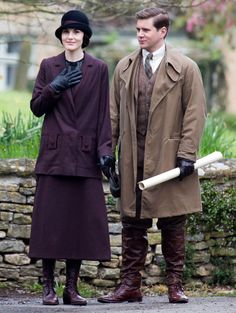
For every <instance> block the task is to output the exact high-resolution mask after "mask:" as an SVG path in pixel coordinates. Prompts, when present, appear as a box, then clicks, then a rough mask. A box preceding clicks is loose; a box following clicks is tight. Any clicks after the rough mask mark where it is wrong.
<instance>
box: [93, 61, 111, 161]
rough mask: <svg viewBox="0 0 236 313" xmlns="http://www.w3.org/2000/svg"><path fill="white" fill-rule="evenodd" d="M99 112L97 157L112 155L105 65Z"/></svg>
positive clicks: (107, 77)
mask: <svg viewBox="0 0 236 313" xmlns="http://www.w3.org/2000/svg"><path fill="white" fill-rule="evenodd" d="M100 90H101V93H100V112H99V117H98V148H97V152H98V156H99V157H101V156H104V155H112V150H111V145H112V143H111V120H110V111H109V76H108V68H107V65H105V64H103V66H102V74H101V84H100Z"/></svg>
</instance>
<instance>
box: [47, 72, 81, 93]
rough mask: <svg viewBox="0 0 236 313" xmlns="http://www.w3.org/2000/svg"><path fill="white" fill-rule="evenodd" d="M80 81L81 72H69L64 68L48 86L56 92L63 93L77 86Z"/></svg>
mask: <svg viewBox="0 0 236 313" xmlns="http://www.w3.org/2000/svg"><path fill="white" fill-rule="evenodd" d="M81 79H82V72H81V71H79V70H78V69H75V70H69V69H68V68H65V69H64V70H63V71H62V72H61V73H60V74H58V75H57V76H56V77H55V78H54V80H53V81H52V82H51V84H50V86H51V87H52V88H53V89H54V90H56V91H57V92H61V91H64V90H66V89H68V88H70V87H73V86H75V85H76V84H78V83H79V82H80V81H81Z"/></svg>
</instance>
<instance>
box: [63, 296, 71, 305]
mask: <svg viewBox="0 0 236 313" xmlns="http://www.w3.org/2000/svg"><path fill="white" fill-rule="evenodd" d="M63 304H71V299H70V297H68V296H65V295H63Z"/></svg>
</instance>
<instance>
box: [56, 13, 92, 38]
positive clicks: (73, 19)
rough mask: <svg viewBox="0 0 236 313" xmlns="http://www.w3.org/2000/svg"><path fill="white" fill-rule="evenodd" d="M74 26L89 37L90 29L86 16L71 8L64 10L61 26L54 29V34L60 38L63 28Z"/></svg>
mask: <svg viewBox="0 0 236 313" xmlns="http://www.w3.org/2000/svg"><path fill="white" fill-rule="evenodd" d="M66 28H76V29H79V30H81V31H82V32H84V34H85V35H86V36H87V37H88V38H90V37H91V36H92V30H91V28H90V25H89V19H88V17H87V16H86V15H85V14H84V13H83V12H81V11H79V10H71V11H68V12H66V13H65V14H64V15H63V16H62V18H61V26H60V27H59V28H57V30H56V31H55V36H56V37H57V38H58V39H59V40H61V33H62V30H63V29H66Z"/></svg>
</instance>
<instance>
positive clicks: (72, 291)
mask: <svg viewBox="0 0 236 313" xmlns="http://www.w3.org/2000/svg"><path fill="white" fill-rule="evenodd" d="M80 265H81V261H78V260H66V286H65V288H64V292H63V303H64V304H72V305H87V300H86V299H85V298H83V297H81V295H80V294H79V292H78V289H77V281H78V276H79V270H80Z"/></svg>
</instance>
